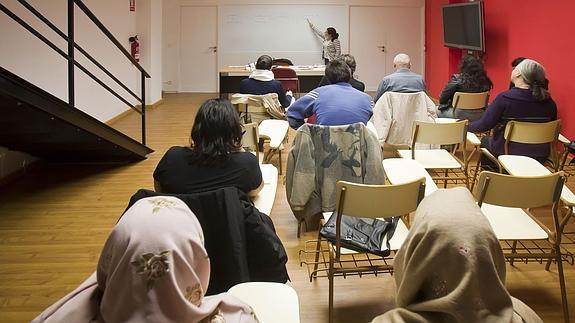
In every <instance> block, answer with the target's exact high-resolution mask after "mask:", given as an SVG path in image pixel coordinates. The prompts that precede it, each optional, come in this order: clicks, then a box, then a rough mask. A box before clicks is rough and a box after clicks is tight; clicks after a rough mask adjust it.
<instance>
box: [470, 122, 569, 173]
mask: <svg viewBox="0 0 575 323" xmlns="http://www.w3.org/2000/svg"><path fill="white" fill-rule="evenodd" d="M560 129H561V120H555V121H550V122H543V123H541V122H525V121H517V120H511V121H509V122H507V125H506V126H505V132H504V134H503V137H504V138H505V145H504V148H503V149H504V154H505V155H510V153H509V144H510V143H512V142H516V143H522V144H549V145H550V147H551V160H552V164H553V168H554V170H555V171H557V170H559V168H560V167H561V157H560V156H558V154H557V152H556V151H555V147H554V145H553V143H554V142H555V141H556V140H557V139H558V137H559V131H560ZM480 151H481V154H483V155H484V156H486V157H487V158H489V159H490V160H491V161H492V162H493V163H495V165H497V167H498V169H499V172H500V173H502V172H503V168H502V167H501V164H500V163H499V160H498V159H497V158H496V157H495V156H494V155H493V154H492V153H491V152H490V151H489V150H488V149H486V148H481V149H480ZM480 164H481V158H479V159H478V160H477V165H476V166H475V174H477V173H478V170H479V167H480Z"/></svg>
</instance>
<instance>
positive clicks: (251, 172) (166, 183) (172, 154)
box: [154, 99, 263, 196]
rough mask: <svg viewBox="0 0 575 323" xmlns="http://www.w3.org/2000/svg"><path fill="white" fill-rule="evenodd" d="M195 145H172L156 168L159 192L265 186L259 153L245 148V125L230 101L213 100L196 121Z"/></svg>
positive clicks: (254, 191) (250, 190)
mask: <svg viewBox="0 0 575 323" xmlns="http://www.w3.org/2000/svg"><path fill="white" fill-rule="evenodd" d="M191 139H192V144H191V147H178V146H174V147H172V148H170V149H169V150H168V151H167V152H166V154H165V155H164V157H162V159H161V160H160V162H159V163H158V166H157V167H156V170H155V171H154V185H155V188H156V191H158V192H163V193H171V194H185V193H196V192H204V191H209V190H215V189H218V188H223V187H229V186H232V187H236V188H238V189H240V190H241V191H243V192H245V193H248V194H250V195H251V196H253V195H255V194H257V192H259V190H260V189H261V188H262V187H263V181H262V173H261V170H260V167H259V163H258V161H257V159H256V156H254V155H253V154H251V153H249V152H244V151H242V146H241V141H242V127H241V124H240V118H239V116H238V113H237V111H236V110H235V109H234V108H233V107H232V105H231V104H230V102H229V101H228V100H222V99H210V100H208V101H206V102H204V103H203V104H202V106H201V107H200V110H199V111H198V113H197V115H196V119H195V120H194V125H193V127H192V132H191Z"/></svg>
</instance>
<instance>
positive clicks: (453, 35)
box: [442, 1, 485, 52]
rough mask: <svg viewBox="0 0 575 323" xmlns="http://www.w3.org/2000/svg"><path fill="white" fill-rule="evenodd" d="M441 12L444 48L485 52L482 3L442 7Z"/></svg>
mask: <svg viewBox="0 0 575 323" xmlns="http://www.w3.org/2000/svg"><path fill="white" fill-rule="evenodd" d="M442 11H443V42H444V43H445V46H447V47H455V48H463V49H469V50H476V51H482V52H483V51H485V38H484V34H483V1H475V2H465V3H457V4H449V5H444V6H443V7H442Z"/></svg>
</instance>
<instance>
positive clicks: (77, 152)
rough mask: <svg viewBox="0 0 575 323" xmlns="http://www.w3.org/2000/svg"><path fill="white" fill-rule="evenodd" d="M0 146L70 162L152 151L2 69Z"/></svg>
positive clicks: (114, 158) (118, 158)
mask: <svg viewBox="0 0 575 323" xmlns="http://www.w3.org/2000/svg"><path fill="white" fill-rule="evenodd" d="M0 115H1V117H0V146H4V147H6V148H9V149H11V150H17V151H22V152H26V153H28V154H31V155H33V156H36V157H40V158H43V159H48V160H53V161H66V162H80V161H81V162H85V161H98V162H108V161H109V162H122V161H137V160H142V159H145V158H146V155H148V154H150V153H151V152H153V150H152V149H150V148H148V147H146V146H144V145H142V144H141V143H139V142H137V141H135V140H134V139H132V138H130V137H128V136H126V135H125V134H123V133H121V132H119V131H117V130H115V129H113V128H112V127H110V126H108V125H106V124H105V123H102V122H100V121H98V120H96V119H95V118H93V117H91V116H89V115H88V114H86V113H84V112H82V111H80V110H78V109H74V108H70V107H69V106H68V103H66V102H64V101H62V100H60V99H58V98H57V97H55V96H53V95H51V94H50V93H48V92H46V91H44V90H42V89H40V88H38V87H36V86H35V85H33V84H31V83H29V82H27V81H26V80H24V79H22V78H20V77H18V76H17V75H15V74H12V73H11V72H9V71H7V70H5V69H4V68H1V67H0Z"/></svg>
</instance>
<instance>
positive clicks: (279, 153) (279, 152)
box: [278, 149, 282, 175]
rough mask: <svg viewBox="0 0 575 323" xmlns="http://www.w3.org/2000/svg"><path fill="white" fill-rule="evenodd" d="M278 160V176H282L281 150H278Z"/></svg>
mask: <svg viewBox="0 0 575 323" xmlns="http://www.w3.org/2000/svg"><path fill="white" fill-rule="evenodd" d="M278 158H279V164H280V165H279V166H280V175H282V150H281V149H278Z"/></svg>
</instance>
